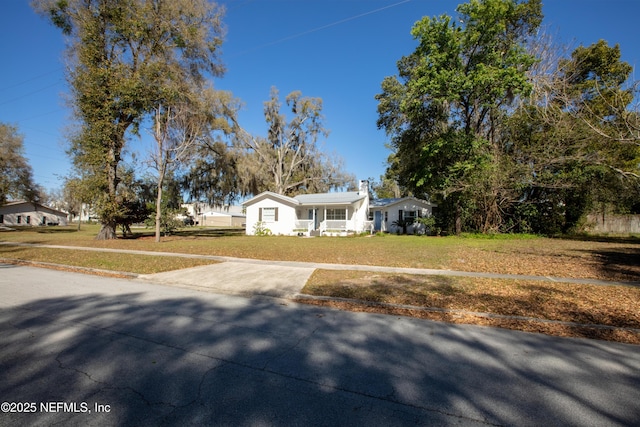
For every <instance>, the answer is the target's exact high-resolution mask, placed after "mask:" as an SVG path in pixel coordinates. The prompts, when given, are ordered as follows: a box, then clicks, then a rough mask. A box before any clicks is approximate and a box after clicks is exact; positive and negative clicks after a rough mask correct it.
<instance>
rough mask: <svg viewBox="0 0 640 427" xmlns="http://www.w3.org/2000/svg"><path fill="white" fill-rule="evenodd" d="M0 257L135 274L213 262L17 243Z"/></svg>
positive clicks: (2, 250)
mask: <svg viewBox="0 0 640 427" xmlns="http://www.w3.org/2000/svg"><path fill="white" fill-rule="evenodd" d="M0 258H6V259H9V260H18V261H37V262H46V263H52V264H60V265H68V266H74V267H85V268H94V269H100V270H110V271H120V272H127V273H136V274H153V273H161V272H164V271H171V270H180V269H183V268H190V267H197V266H200V265H207V264H215V263H216V261H212V260H206V259H197V258H179V257H166V256H154V255H131V254H119V253H110V252H89V251H75V250H72V249H50V248H33V247H20V246H0Z"/></svg>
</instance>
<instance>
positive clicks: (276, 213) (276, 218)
mask: <svg viewBox="0 0 640 427" xmlns="http://www.w3.org/2000/svg"><path fill="white" fill-rule="evenodd" d="M275 221H276V222H278V208H276V212H275Z"/></svg>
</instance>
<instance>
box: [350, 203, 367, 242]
mask: <svg viewBox="0 0 640 427" xmlns="http://www.w3.org/2000/svg"><path fill="white" fill-rule="evenodd" d="M368 217H369V197H368V196H367V197H365V198H364V199H363V200H361V201H360V202H359V203H358V205H357V208H356V209H355V211H354V212H353V216H352V221H353V224H354V231H355V232H357V233H361V232H363V231H369V230H365V223H366V222H367V221H368Z"/></svg>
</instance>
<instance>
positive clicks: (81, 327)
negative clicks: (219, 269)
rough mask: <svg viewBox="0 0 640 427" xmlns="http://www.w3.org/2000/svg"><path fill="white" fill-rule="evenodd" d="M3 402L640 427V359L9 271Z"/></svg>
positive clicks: (195, 420)
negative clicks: (639, 426)
mask: <svg viewBox="0 0 640 427" xmlns="http://www.w3.org/2000/svg"><path fill="white" fill-rule="evenodd" d="M0 402H3V403H2V413H0V425H3V426H4V425H7V426H9V425H11V426H15V425H20V426H27V425H53V424H59V425H83V426H90V425H96V426H103V425H136V426H138V425H141V426H144V425H232V426H243V425H250V426H257V425H287V426H290V425H304V426H308V425H327V426H334V425H367V426H376V425H384V426H393V425H465V426H468V425H486V424H488V425H515V426H534V425H535V426H538V425H576V426H577V425H580V426H605V425H606V426H615V425H621V426H622V425H625V426H631V425H639V423H640V347H639V346H634V345H627V344H617V343H609V342H601V341H594V340H586V339H566V338H557V337H548V336H544V335H539V334H529V333H523V332H515V331H507V330H501V329H494V328H486V327H477V326H465V325H453V324H446V323H437V322H431V321H426V320H420V319H412V318H403V317H394V316H386V315H379V314H365V313H349V312H341V311H337V310H332V309H327V308H319V307H311V306H304V305H298V304H295V303H292V302H289V301H286V300H281V299H274V298H267V297H253V298H247V297H240V296H233V295H222V294H214V293H206V292H200V291H197V290H192V289H185V288H178V287H171V286H166V285H161V284H155V283H150V282H147V281H142V280H119V279H111V278H102V277H97V276H88V275H82V274H77V273H68V272H58V271H52V270H46V269H37V268H31V267H16V266H7V265H0ZM4 402H7V404H5V403H4ZM7 411H8V412H7Z"/></svg>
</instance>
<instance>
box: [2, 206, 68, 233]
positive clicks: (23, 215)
mask: <svg viewBox="0 0 640 427" xmlns="http://www.w3.org/2000/svg"><path fill="white" fill-rule="evenodd" d="M0 224H3V225H21V226H34V227H35V226H40V225H67V214H66V213H65V212H62V211H59V210H56V209H52V208H49V207H47V206H44V205H41V204H39V203H32V202H26V201H24V200H16V201H13V202H7V203H6V204H4V205H2V206H0Z"/></svg>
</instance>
